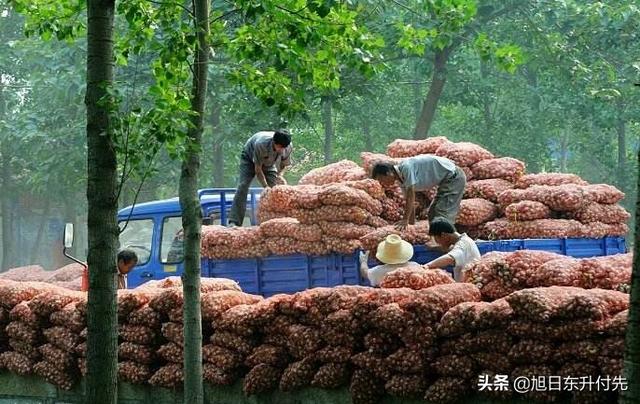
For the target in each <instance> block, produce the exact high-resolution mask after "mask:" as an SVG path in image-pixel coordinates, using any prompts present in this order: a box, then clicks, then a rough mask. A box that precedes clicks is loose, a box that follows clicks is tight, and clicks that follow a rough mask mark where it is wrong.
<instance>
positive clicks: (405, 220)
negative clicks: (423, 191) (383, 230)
mask: <svg viewBox="0 0 640 404" xmlns="http://www.w3.org/2000/svg"><path fill="white" fill-rule="evenodd" d="M404 198H405V204H404V216H403V217H402V220H401V221H400V222H399V223H398V224H397V226H396V227H397V228H398V229H399V230H404V229H405V228H406V227H407V225H408V224H414V223H415V206H414V202H415V200H416V191H415V188H414V187H408V188H406V189H405V191H404Z"/></svg>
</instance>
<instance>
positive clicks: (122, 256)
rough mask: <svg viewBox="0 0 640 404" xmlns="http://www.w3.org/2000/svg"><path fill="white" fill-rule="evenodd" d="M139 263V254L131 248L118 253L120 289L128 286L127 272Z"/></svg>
mask: <svg viewBox="0 0 640 404" xmlns="http://www.w3.org/2000/svg"><path fill="white" fill-rule="evenodd" d="M137 264H138V255H136V253H135V252H133V251H131V250H122V251H120V252H119V253H118V289H126V288H127V274H128V273H129V272H131V270H132V269H133V267H135V266H136V265H137Z"/></svg>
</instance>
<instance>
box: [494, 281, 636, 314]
mask: <svg viewBox="0 0 640 404" xmlns="http://www.w3.org/2000/svg"><path fill="white" fill-rule="evenodd" d="M506 299H507V301H508V302H509V304H510V305H511V307H512V308H513V311H514V313H515V314H516V315H517V316H518V317H521V318H525V319H529V320H531V321H539V322H544V321H548V320H550V319H560V318H565V319H579V318H590V319H594V320H598V319H602V318H606V317H607V316H609V315H613V314H616V313H618V312H620V311H623V310H626V309H627V308H628V306H629V297H628V295H627V294H625V293H622V292H617V291H612V290H603V289H581V288H574V287H566V286H551V287H548V288H532V289H523V290H519V291H517V292H514V293H512V294H511V295H509V296H507V297H506Z"/></svg>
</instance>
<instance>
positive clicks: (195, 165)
mask: <svg viewBox="0 0 640 404" xmlns="http://www.w3.org/2000/svg"><path fill="white" fill-rule="evenodd" d="M193 5H194V14H195V17H196V23H195V25H196V26H195V29H196V31H197V34H198V44H197V52H196V58H195V63H194V65H195V66H194V68H193V84H192V93H191V110H192V111H193V112H194V115H193V116H192V118H191V123H192V127H191V129H189V133H188V135H187V151H186V154H185V157H184V160H183V162H182V171H181V174H180V191H179V197H180V207H181V208H182V227H183V228H184V273H183V274H182V287H183V292H184V313H183V314H184V315H183V317H184V402H185V403H193V404H202V402H203V400H204V392H203V386H202V318H201V315H200V235H201V225H202V211H201V209H200V201H199V200H198V170H199V168H200V146H201V143H202V128H203V126H204V108H205V100H206V94H207V64H208V54H209V47H208V45H207V37H208V36H209V2H208V1H207V0H195V1H194V2H193Z"/></svg>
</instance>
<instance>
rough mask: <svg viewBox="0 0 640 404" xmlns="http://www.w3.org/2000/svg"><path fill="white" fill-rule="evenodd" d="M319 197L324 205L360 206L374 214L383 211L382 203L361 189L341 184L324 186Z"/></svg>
mask: <svg viewBox="0 0 640 404" xmlns="http://www.w3.org/2000/svg"><path fill="white" fill-rule="evenodd" d="M318 198H319V199H320V202H321V203H322V204H323V205H330V206H345V205H353V206H358V207H360V208H362V209H364V210H366V211H367V212H369V213H371V214H372V215H376V216H377V215H379V214H381V213H382V204H381V203H380V201H379V200H377V199H374V198H372V197H371V196H370V195H369V194H368V193H366V192H365V191H362V190H360V189H356V188H352V187H348V186H346V185H341V184H333V185H328V186H325V187H323V188H322V190H321V191H320V193H319V195H318Z"/></svg>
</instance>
